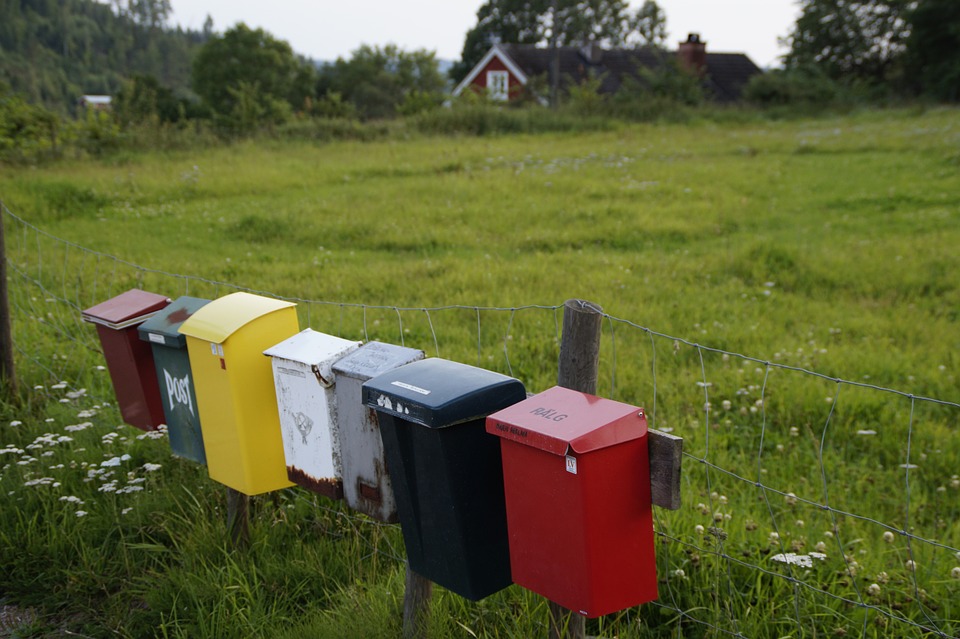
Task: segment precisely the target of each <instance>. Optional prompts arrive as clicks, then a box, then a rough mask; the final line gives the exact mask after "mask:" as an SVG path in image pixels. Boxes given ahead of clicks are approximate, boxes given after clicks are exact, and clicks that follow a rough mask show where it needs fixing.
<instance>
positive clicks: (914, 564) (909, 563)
mask: <svg viewBox="0 0 960 639" xmlns="http://www.w3.org/2000/svg"><path fill="white" fill-rule="evenodd" d="M903 566H904V568H906V569H907V570H909V571H910V572H913V571H915V570H916V569H917V562H915V561H914V560H912V559H907V561H906V562H905V563H904V564H903Z"/></svg>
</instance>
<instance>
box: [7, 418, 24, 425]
mask: <svg viewBox="0 0 960 639" xmlns="http://www.w3.org/2000/svg"><path fill="white" fill-rule="evenodd" d="M22 423H23V422H21V421H20V420H19V419H15V420H13V421H12V422H10V425H11V426H19V425H20V424H22Z"/></svg>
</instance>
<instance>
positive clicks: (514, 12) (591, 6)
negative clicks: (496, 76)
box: [450, 0, 630, 82]
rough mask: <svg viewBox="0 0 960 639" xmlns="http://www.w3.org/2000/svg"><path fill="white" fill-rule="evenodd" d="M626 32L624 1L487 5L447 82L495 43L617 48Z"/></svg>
mask: <svg viewBox="0 0 960 639" xmlns="http://www.w3.org/2000/svg"><path fill="white" fill-rule="evenodd" d="M629 29H630V20H629V16H628V13H627V2H626V0H487V2H485V3H484V4H483V5H481V7H480V9H479V10H478V11H477V24H476V26H474V27H473V28H472V29H471V30H470V31H468V32H467V35H466V38H465V39H464V43H463V52H462V54H461V56H460V61H459V62H458V63H456V64H455V65H454V66H453V67H451V69H450V77H451V78H452V79H453V80H454V82H459V81H460V80H462V79H463V78H464V77H465V76H466V75H467V73H469V72H470V70H471V69H472V68H473V67H474V66H475V65H476V64H477V63H478V62H479V61H480V59H481V58H482V57H483V56H484V54H485V53H486V52H487V50H489V48H490V47H491V46H492V45H493V44H494V43H496V42H509V43H514V44H547V43H550V44H551V46H565V45H572V44H582V43H586V42H599V43H604V44H608V45H617V44H620V43H622V42H623V41H624V39H625V38H626V36H627V34H628V32H629Z"/></svg>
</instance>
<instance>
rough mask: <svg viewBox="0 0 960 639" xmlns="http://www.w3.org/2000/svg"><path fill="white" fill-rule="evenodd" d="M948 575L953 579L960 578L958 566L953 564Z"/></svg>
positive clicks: (959, 567)
mask: <svg viewBox="0 0 960 639" xmlns="http://www.w3.org/2000/svg"><path fill="white" fill-rule="evenodd" d="M950 576H951V577H953V578H954V579H960V566H954V567H953V568H951V569H950Z"/></svg>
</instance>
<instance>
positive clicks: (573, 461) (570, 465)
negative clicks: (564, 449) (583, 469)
mask: <svg viewBox="0 0 960 639" xmlns="http://www.w3.org/2000/svg"><path fill="white" fill-rule="evenodd" d="M567 472H568V473H572V474H574V475H576V474H577V458H576V457H573V456H571V455H567Z"/></svg>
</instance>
